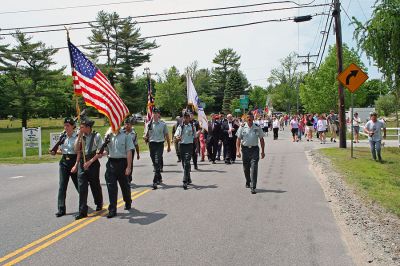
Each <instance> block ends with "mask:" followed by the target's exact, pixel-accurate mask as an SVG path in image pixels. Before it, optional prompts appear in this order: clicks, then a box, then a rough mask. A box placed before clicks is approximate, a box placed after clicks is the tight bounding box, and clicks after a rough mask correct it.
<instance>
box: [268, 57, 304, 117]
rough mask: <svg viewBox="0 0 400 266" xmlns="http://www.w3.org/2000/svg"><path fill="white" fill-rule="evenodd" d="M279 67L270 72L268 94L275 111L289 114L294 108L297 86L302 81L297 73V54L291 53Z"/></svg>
mask: <svg viewBox="0 0 400 266" xmlns="http://www.w3.org/2000/svg"><path fill="white" fill-rule="evenodd" d="M280 62H281V66H280V67H279V68H275V69H273V70H272V71H271V74H270V76H269V78H268V82H269V83H270V85H271V89H270V94H271V98H272V101H273V103H274V107H275V108H277V110H281V111H283V110H285V111H287V112H290V111H291V110H292V109H294V108H296V104H297V88H296V87H297V86H298V84H299V83H300V81H301V80H302V79H303V74H302V73H301V72H299V71H298V67H299V63H298V62H297V54H296V53H294V52H293V53H291V54H289V55H288V56H287V57H285V58H284V59H282V60H281V61H280Z"/></svg>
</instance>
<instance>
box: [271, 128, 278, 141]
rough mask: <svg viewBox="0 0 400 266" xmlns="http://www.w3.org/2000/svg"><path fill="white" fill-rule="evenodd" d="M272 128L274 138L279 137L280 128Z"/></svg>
mask: <svg viewBox="0 0 400 266" xmlns="http://www.w3.org/2000/svg"><path fill="white" fill-rule="evenodd" d="M272 130H273V131H274V139H278V132H279V128H273V129H272Z"/></svg>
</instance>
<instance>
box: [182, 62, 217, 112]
mask: <svg viewBox="0 0 400 266" xmlns="http://www.w3.org/2000/svg"><path fill="white" fill-rule="evenodd" d="M185 73H190V75H191V78H192V81H193V84H194V87H195V88H196V91H197V94H198V96H199V98H200V100H201V102H202V103H203V104H205V106H206V108H205V111H207V110H210V108H212V106H213V105H214V103H215V96H214V93H213V89H212V84H211V72H210V70H208V69H207V68H201V69H199V67H198V62H197V61H194V62H193V63H191V64H190V65H189V66H188V67H186V69H185Z"/></svg>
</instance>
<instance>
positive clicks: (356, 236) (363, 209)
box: [306, 150, 400, 266]
mask: <svg viewBox="0 0 400 266" xmlns="http://www.w3.org/2000/svg"><path fill="white" fill-rule="evenodd" d="M306 155H307V158H308V160H309V161H310V168H311V170H312V171H313V172H314V173H315V176H316V177H317V179H318V181H319V183H320V184H321V187H322V188H323V190H324V193H325V197H326V199H327V201H328V202H329V203H330V204H331V208H332V211H333V214H334V216H335V218H336V220H337V222H338V225H339V227H340V229H341V231H342V236H343V239H344V240H345V242H346V244H347V246H348V248H349V251H350V252H351V255H352V257H353V259H354V262H355V263H356V265H385V266H386V265H400V219H399V218H398V217H397V216H395V215H394V214H392V213H389V212H387V211H386V210H385V209H383V208H382V207H381V206H379V205H378V204H376V203H375V202H373V201H371V200H370V199H368V198H366V197H362V196H360V195H359V194H357V193H356V191H355V189H354V188H351V187H350V186H349V185H347V184H346V183H345V181H344V180H343V178H342V176H341V174H339V173H338V172H337V171H335V169H334V168H333V167H332V163H331V162H330V160H329V159H328V158H326V157H324V156H322V155H321V154H319V153H318V151H315V150H313V151H308V152H306Z"/></svg>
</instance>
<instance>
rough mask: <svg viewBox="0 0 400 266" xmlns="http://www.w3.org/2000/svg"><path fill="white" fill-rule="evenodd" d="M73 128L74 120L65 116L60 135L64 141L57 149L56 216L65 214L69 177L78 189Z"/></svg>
mask: <svg viewBox="0 0 400 266" xmlns="http://www.w3.org/2000/svg"><path fill="white" fill-rule="evenodd" d="M74 129H75V121H74V120H73V119H72V118H65V120H64V134H63V135H62V136H61V137H62V138H64V141H63V142H62V144H61V145H60V150H59V151H58V152H59V153H61V154H62V157H61V160H60V164H59V165H60V170H59V176H60V181H59V188H58V212H57V213H56V216H57V217H61V216H63V215H65V212H66V207H65V198H66V196H67V188H68V182H69V178H70V177H71V180H72V182H73V183H74V185H75V188H76V190H77V191H78V177H77V171H78V162H79V159H80V158H78V157H79V155H78V156H77V154H76V152H75V150H74V143H75V141H76V138H77V136H78V135H77V134H76V132H75V131H74ZM51 154H52V155H55V154H56V153H55V152H54V151H52V152H51Z"/></svg>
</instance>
